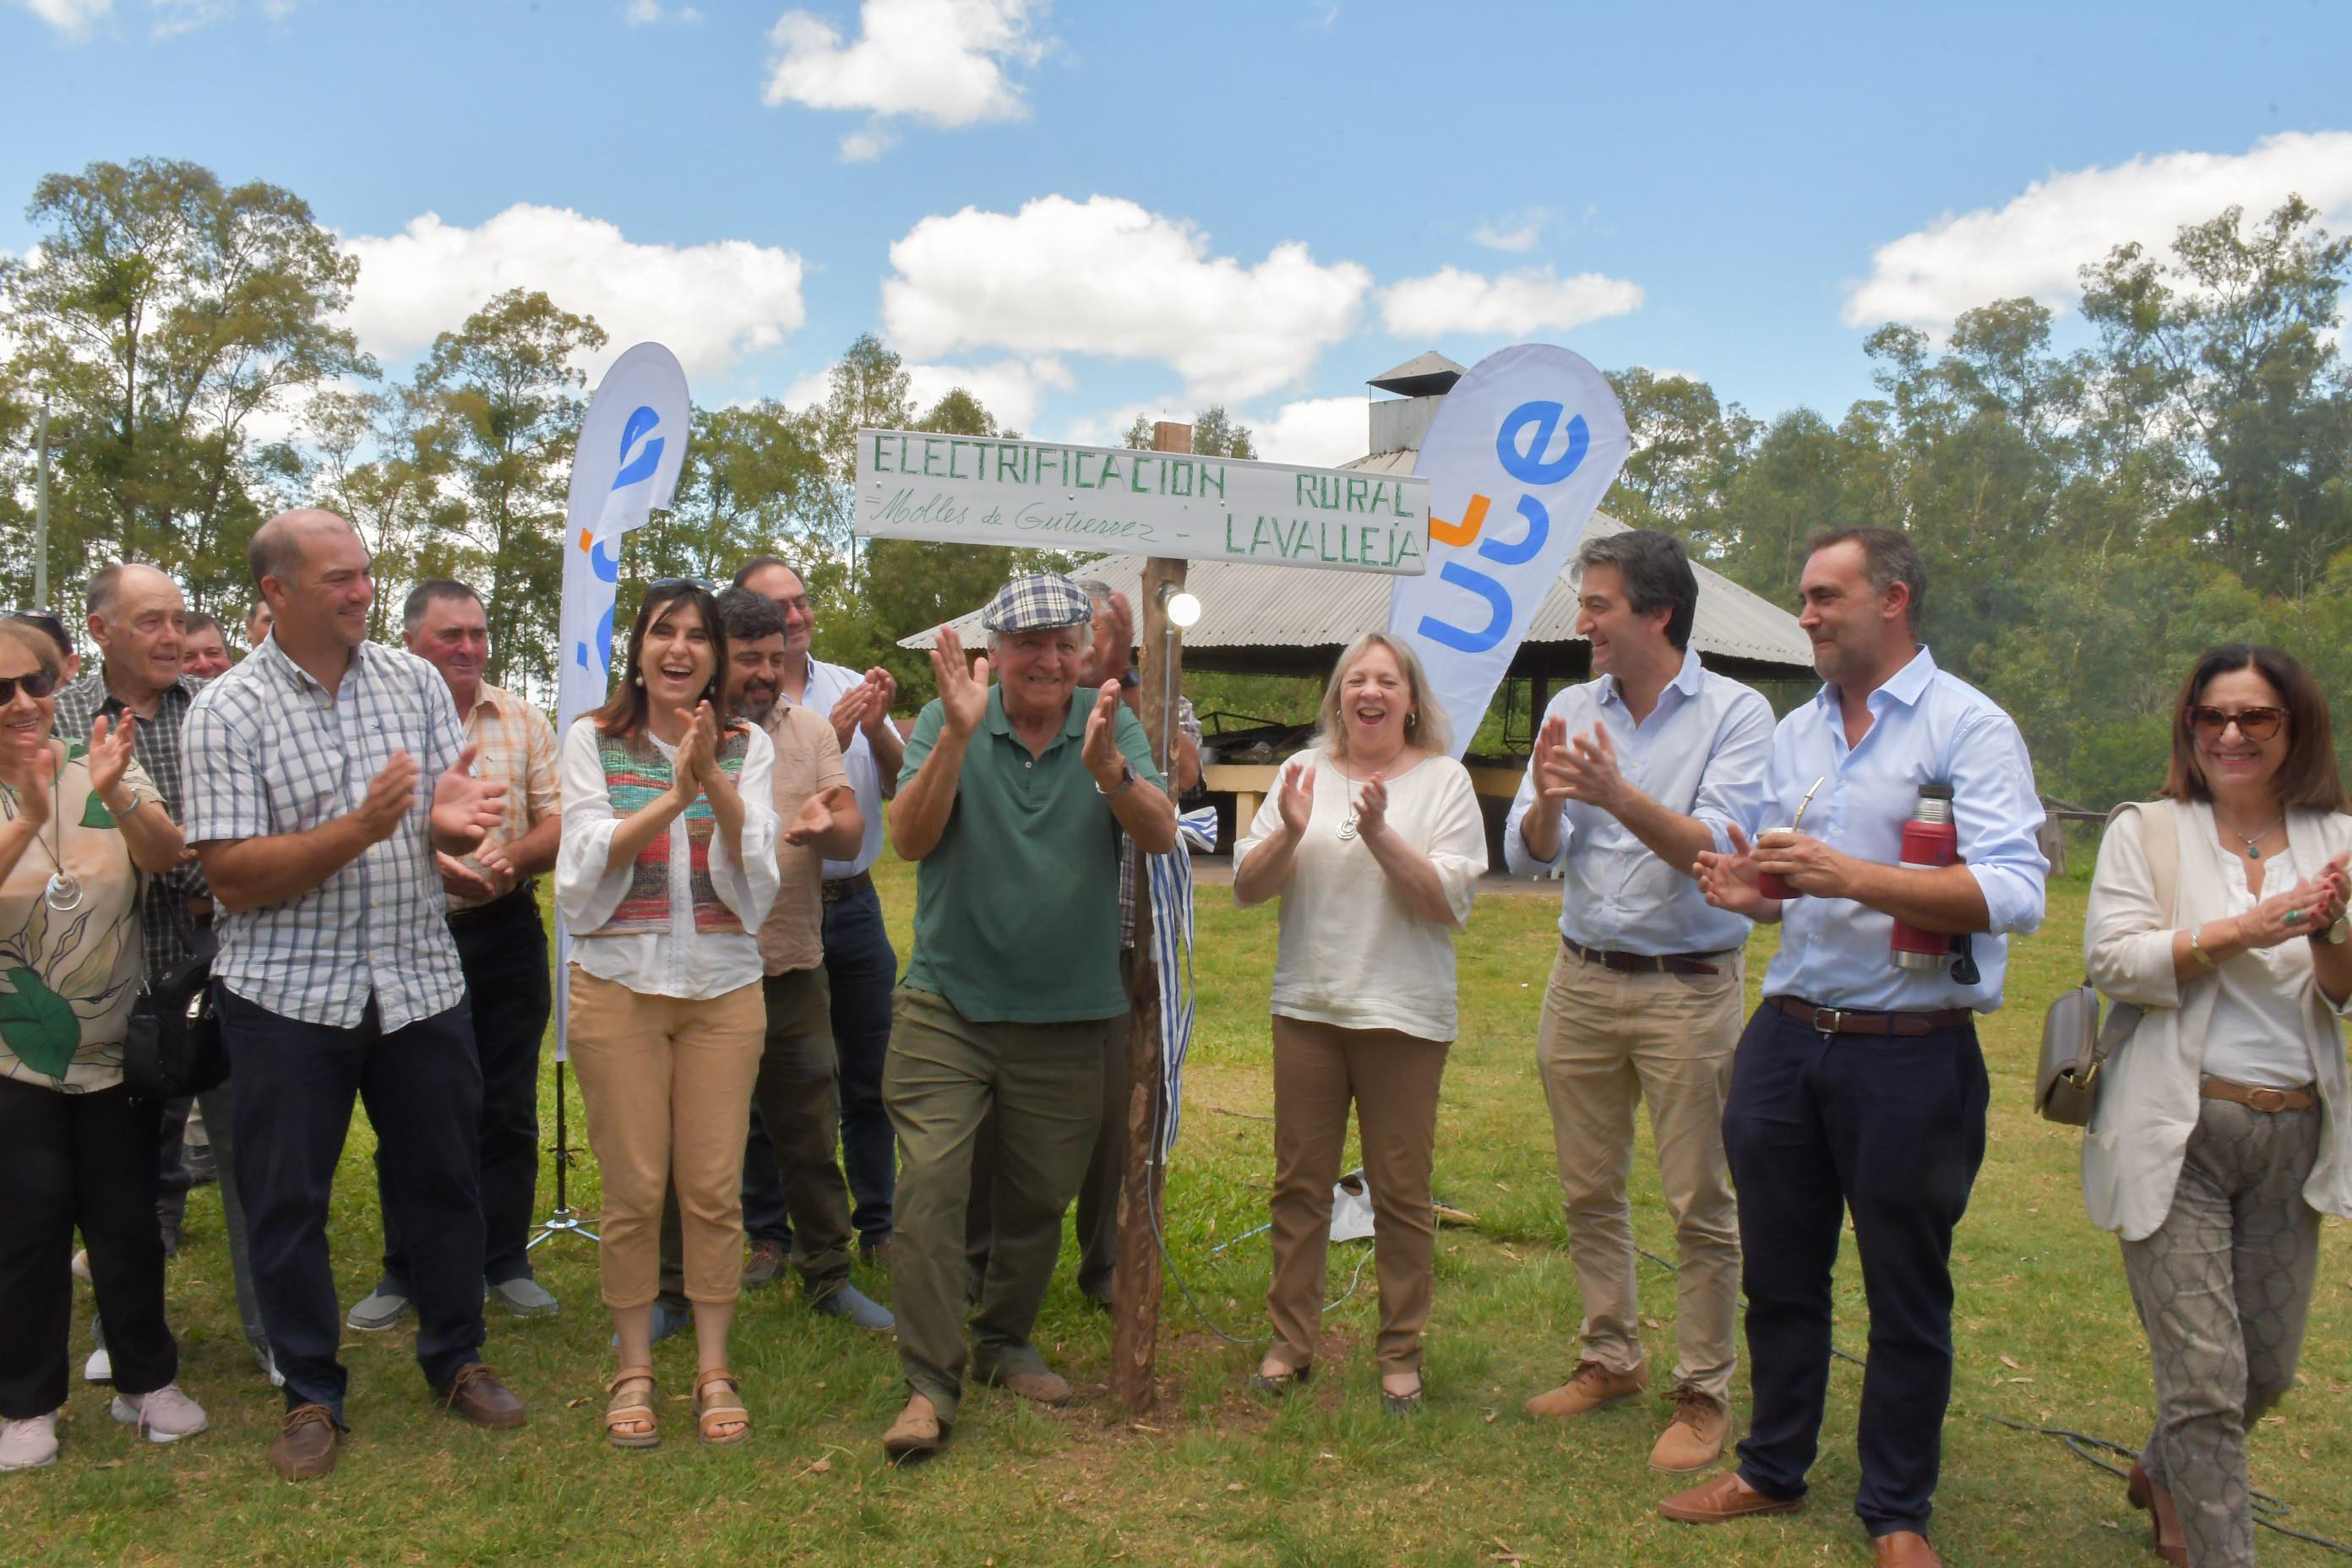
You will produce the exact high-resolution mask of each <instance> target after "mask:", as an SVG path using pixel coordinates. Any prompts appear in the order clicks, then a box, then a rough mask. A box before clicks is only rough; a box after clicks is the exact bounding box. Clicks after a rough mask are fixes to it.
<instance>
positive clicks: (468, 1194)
mask: <svg viewBox="0 0 2352 1568" xmlns="http://www.w3.org/2000/svg"><path fill="white" fill-rule="evenodd" d="M250 563H251V566H252V571H253V577H254V582H255V584H256V585H257V586H258V587H259V588H260V590H261V593H262V596H263V597H264V598H265V599H266V600H267V601H268V605H269V607H270V609H271V611H272V612H273V614H274V616H275V617H276V620H275V628H274V630H273V631H272V632H271V634H270V636H269V637H268V638H266V639H265V640H264V641H263V642H262V644H261V646H260V647H257V648H256V649H255V650H254V652H253V655H252V657H251V658H247V660H246V661H245V662H244V663H243V664H240V665H238V666H237V667H236V668H234V669H232V670H230V671H229V672H228V673H227V674H226V675H224V676H222V677H221V678H220V679H217V680H215V681H214V682H213V683H212V684H211V685H210V686H207V687H206V688H205V690H204V692H203V694H202V695H201V696H199V697H198V698H197V699H196V703H195V706H194V709H192V710H190V712H189V714H188V721H187V726H186V729H185V731H184V734H183V748H184V755H183V761H184V764H185V767H184V773H185V777H186V781H187V818H186V829H187V835H188V840H189V842H190V843H191V844H193V845H194V847H195V849H196V853H197V855H198V856H199V857H200V858H202V860H203V863H204V869H205V879H207V880H208V881H209V882H210V883H211V884H212V889H213V895H214V897H215V898H216V899H217V900H219V901H220V903H221V906H222V908H223V909H225V910H226V911H227V915H226V919H225V921H223V922H222V928H221V952H220V957H219V959H218V960H217V961H216V962H215V965H214V971H213V973H214V978H215V980H216V981H217V982H218V984H217V985H216V987H215V991H216V994H217V997H218V1001H219V1006H220V1013H221V1024H222V1030H223V1034H224V1036H225V1037H226V1041H227V1045H228V1054H229V1062H230V1066H231V1068H233V1069H234V1070H235V1072H236V1079H237V1095H236V1124H237V1125H236V1133H237V1137H236V1142H237V1176H238V1179H239V1181H240V1182H241V1183H242V1184H243V1187H244V1192H245V1200H246V1205H247V1212H248V1217H249V1218H250V1220H251V1222H252V1250H253V1265H254V1275H255V1282H256V1284H257V1286H258V1288H259V1290H260V1295H261V1310H262V1318H263V1320H264V1321H265V1322H266V1323H267V1324H268V1329H269V1338H270V1343H271V1347H272V1348H273V1350H274V1351H275V1352H276V1353H277V1359H278V1371H279V1372H280V1373H283V1374H284V1376H285V1379H286V1403H287V1414H286V1418H285V1420H284V1422H283V1423H282V1424H281V1426H280V1427H279V1431H278V1441H277V1443H276V1444H275V1445H274V1446H273V1447H271V1449H270V1455H269V1457H270V1462H271V1463H272V1464H273V1465H274V1466H276V1467H277V1468H278V1473H279V1474H280V1475H283V1476H286V1477H287V1478H289V1479H303V1478H308V1477H312V1476H320V1475H324V1474H326V1473H327V1472H328V1471H329V1470H331V1469H332V1468H334V1464H335V1451H336V1445H337V1442H338V1439H339V1436H340V1434H341V1430H342V1428H343V1394H344V1390H345V1388H346V1387H347V1385H348V1382H349V1379H348V1376H347V1374H346V1373H345V1372H344V1369H343V1367H342V1364H341V1362H340V1361H339V1360H337V1358H336V1349H337V1344H338V1341H339V1338H340V1331H341V1312H340V1311H339V1310H337V1306H336V1300H335V1281H334V1273H333V1269H332V1268H331V1264H330V1260H329V1258H328V1250H327V1210H328V1203H329V1199H330V1197H331V1192H332V1186H333V1181H334V1173H335V1165H336V1162H337V1159H338V1157H339V1156H340V1155H341V1152H342V1147H343V1140H344V1137H345V1135H346V1133H347V1132H348V1131H349V1130H350V1126H351V1115H352V1100H353V1098H354V1097H355V1096H357V1097H364V1098H365V1100H366V1101H367V1108H368V1120H369V1121H371V1122H372V1123H373V1125H374V1128H375V1131H376V1136H377V1138H378V1139H379V1140H381V1141H382V1142H383V1147H384V1149H385V1151H386V1155H385V1159H384V1162H383V1166H382V1168H381V1173H380V1175H381V1181H382V1184H383V1196H384V1202H385V1205H386V1206H387V1208H389V1209H390V1210H391V1211H392V1212H393V1213H394V1214H395V1215H397V1216H398V1220H399V1225H400V1228H401V1231H402V1233H403V1235H404V1237H406V1242H407V1249H408V1258H409V1263H410V1268H411V1271H412V1275H413V1278H412V1279H411V1280H410V1284H411V1286H412V1287H413V1288H414V1289H415V1300H416V1303H417V1320H418V1322H417V1333H416V1354H417V1360H418V1362H419V1363H421V1364H422V1365H423V1368H424V1371H425V1380H426V1382H427V1383H428V1384H430V1385H431V1386H432V1388H433V1391H434V1393H435V1394H436V1396H437V1397H439V1398H440V1399H441V1401H442V1402H443V1403H444V1405H446V1406H447V1408H449V1409H450V1410H452V1411H454V1412H455V1413H457V1415H462V1416H464V1417H465V1418H466V1419H467V1420H469V1421H472V1422H473V1423H475V1424H476V1425H478V1426H520V1425H521V1424H522V1422H523V1419H524V1410H523V1405H522V1401H521V1400H520V1399H518V1398H516V1397H515V1395H514V1394H511V1393H509V1392H508V1390H507V1389H506V1387H505V1386H504V1385H503V1384H500V1383H499V1380H498V1376H497V1374H496V1373H493V1372H492V1371H491V1370H490V1369H489V1368H488V1366H486V1365H484V1364H483V1363H482V1361H481V1346H482V1338H483V1331H482V1263H483V1228H482V1205H481V1194H480V1187H479V1180H478V1156H477V1153H476V1148H475V1137H476V1125H477V1122H478V1119H479V1117H480V1114H481V1102H482V1075H481V1070H480V1068H479V1067H478V1066H477V1064H476V1060H475V1055H474V1037H473V1025H472V1021H471V1018H470V1016H469V1014H468V1012H467V1006H466V987H465V979H464V976H463V974H462V973H461V972H460V970H459V967H458V961H457V945H456V943H455V942H453V941H452V940H451V938H450V935H449V926H448V922H447V921H446V919H445V916H444V911H445V910H446V902H445V900H444V897H443V894H442V888H441V877H440V873H439V871H438V869H437V868H436V864H435V861H434V853H435V851H436V850H439V851H442V852H444V853H446V854H450V855H464V854H467V853H468V852H470V851H471V850H472V849H473V848H474V847H475V846H477V845H478V844H479V843H480V842H481V840H482V837H483V835H484V834H485V833H486V832H488V830H489V829H490V828H492V827H494V826H497V825H498V823H499V816H500V812H501V809H502V805H503V798H504V795H505V790H504V787H503V786H501V785H499V784H491V783H488V782H485V781H483V780H479V779H477V778H474V777H473V776H472V773H471V767H472V763H473V759H474V749H473V748H472V747H470V746H468V745H467V744H466V743H465V737H464V732H463V731H462V730H461V729H460V728H459V725H458V721H457V705H456V704H455V703H454V702H453V701H452V700H450V697H449V688H448V685H447V683H446V682H445V681H444V680H443V679H441V675H440V672H439V671H437V670H436V669H435V668H433V667H432V666H431V665H429V664H427V663H425V661H424V660H423V659H421V658H416V657H415V655H414V654H410V653H405V652H400V651H396V650H394V649H392V648H386V647H379V646H377V645H376V644H374V643H372V642H370V641H369V640H368V635H367V627H368V605H369V604H370V603H371V602H372V601H373V599H374V597H375V584H374V580H373V576H372V575H371V573H370V566H369V560H368V552H367V546H366V545H365V544H364V543H362V542H361V539H360V537H359V532H358V531H357V530H355V529H354V528H352V525H351V524H350V523H348V522H346V521H344V520H343V519H341V518H340V517H337V516H336V515H335V514H333V513H332V512H325V511H308V510H305V511H289V512H285V513H281V514H280V515H278V516H277V517H274V518H272V519H270V520H269V521H268V522H266V523H264V524H263V525H262V526H261V529H260V530H259V531H257V533H255V535H254V537H253V545H252V549H251V553H250Z"/></svg>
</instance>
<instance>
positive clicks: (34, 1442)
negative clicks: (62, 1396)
mask: <svg viewBox="0 0 2352 1568" xmlns="http://www.w3.org/2000/svg"><path fill="white" fill-rule="evenodd" d="M60 1414H62V1413H61V1412H59V1411H56V1410H52V1411H50V1412H49V1413H48V1414H47V1415H27V1416H26V1417H25V1418H24V1419H23V1420H21V1421H0V1470H37V1469H39V1468H41V1467H42V1466H43V1465H54V1464H56V1463H57V1462H58V1415H60Z"/></svg>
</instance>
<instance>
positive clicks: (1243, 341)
mask: <svg viewBox="0 0 2352 1568" xmlns="http://www.w3.org/2000/svg"><path fill="white" fill-rule="evenodd" d="M890 262H891V265H892V267H893V268H896V273H895V275H894V276H892V277H890V278H888V279H885V280H884V282H883V284H882V317H883V321H884V322H885V323H886V325H887V329H888V331H889V336H890V339H891V342H893V343H895V344H896V345H897V346H898V348H899V349H900V351H901V352H903V353H907V354H908V355H909V356H910V357H919V358H926V359H928V358H933V357H936V356H939V355H943V354H950V353H957V352H959V351H961V350H964V349H971V348H986V347H994V348H1003V349H1008V350H1011V351H1012V352H1013V353H1018V354H1026V355H1036V354H1052V353H1089V354H1098V355H1102V356H1104V357H1106V358H1110V359H1129V360H1158V361H1160V362H1162V363H1167V364H1169V365H1171V366H1173V367H1174V368H1175V369H1176V371H1177V372H1178V373H1179V374H1181V375H1182V376H1183V378H1184V384H1185V395H1186V396H1187V397H1189V398H1193V399H1198V400H1201V401H1205V402H1214V401H1227V402H1238V401H1241V400H1243V399H1245V398H1251V397H1259V396H1263V395H1265V394H1267V393H1270V392H1275V391H1278V390H1279V389H1281V388H1282V387H1284V386H1286V385H1289V384H1292V383H1294V382H1296V381H1297V380H1298V379H1299V377H1301V376H1302V375H1304V374H1306V373H1307V370H1308V369H1309V368H1311V367H1312V366H1313V364H1314V363H1315V361H1316V359H1317V357H1318V355H1320V354H1321V353H1322V352H1323V351H1324V349H1326V348H1328V346H1330V345H1331V344H1332V343H1334V342H1339V340H1340V339H1342V338H1344V337H1346V336H1348V335H1349V333H1350V332H1352V331H1355V329H1356V323H1357V319H1358V317H1359V315H1360V311H1361V308H1362V304H1363V300H1364V296H1365V295H1366V294H1367V293H1368V292H1369V291H1370V289H1371V284H1372V278H1371V274H1370V272H1368V271H1366V270H1365V269H1364V268H1361V267H1359V266H1357V265H1356V264H1355V263H1354V262H1349V261H1342V262H1336V263H1334V264H1332V265H1331V266H1328V267H1326V266H1323V265H1320V264H1319V263H1318V262H1317V261H1316V260H1315V258H1314V257H1313V256H1312V255H1311V254H1309V252H1308V251H1307V247H1306V245H1305V244H1304V243H1303V242H1301V241H1297V240H1288V241H1285V242H1284V243H1282V244H1280V245H1277V246H1276V247H1274V249H1273V250H1271V251H1270V252H1268V253H1267V255H1266V258H1265V260H1263V261H1260V262H1258V263H1256V264H1255V266H1244V264H1243V263H1242V262H1240V261H1239V260H1237V259H1235V258H1232V257H1229V256H1212V255H1211V254H1210V253H1209V240H1208V237H1207V236H1206V235H1205V234H1202V232H1201V231H1200V230H1198V229H1196V228H1194V227H1193V226H1192V225H1190V224H1187V223H1183V222H1181V221H1179V220H1177V219H1173V218H1167V217H1162V216H1159V215H1158V214H1156V213H1150V212H1146V211H1145V210H1144V209H1143V208H1142V207H1140V206H1139V205H1136V204H1135V203H1133V202H1130V201H1124V200H1120V199H1118V198H1116V197H1112V196H1092V197H1089V198H1088V199H1087V200H1086V201H1084V202H1074V201H1071V200H1070V199H1069V198H1067V197H1066V196H1058V195H1056V196H1044V197H1040V198H1039V199H1037V200H1035V201H1033V202H1030V203H1028V204H1026V205H1024V206H1023V207H1022V209H1021V210H1020V211H1019V212H1018V213H991V212H982V211H981V210H979V209H978V208H976V207H966V208H965V209H964V210H963V211H961V212H960V213H956V214H954V215H953V216H935V217H927V218H925V219H923V220H922V221H921V222H920V223H918V224H917V225H916V226H914V227H913V228H911V229H909V230H908V232H907V235H906V237H905V238H903V239H900V240H899V241H898V242H897V243H896V244H894V245H893V246H891V247H890Z"/></svg>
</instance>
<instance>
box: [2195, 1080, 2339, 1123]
mask: <svg viewBox="0 0 2352 1568" xmlns="http://www.w3.org/2000/svg"><path fill="white" fill-rule="evenodd" d="M2197 1092H2198V1093H2200V1094H2201V1095H2203V1096H2204V1097H2205V1098H2206V1099H2208V1100H2229V1101H2231V1103H2232V1104H2235V1105H2242V1106H2244V1107H2246V1108H2247V1109H2248V1110H2259V1111H2261V1112H2262V1113H2263V1115H2265V1116H2275V1115H2277V1114H2278V1113H2279V1112H2280V1111H2282V1110H2310V1109H2311V1108H2312V1107H2313V1106H2315V1105H2317V1104H2318V1103H2319V1096H2318V1094H2317V1093H2316V1092H2315V1090H2313V1089H2309V1088H2304V1089H2259V1088H2256V1087H2255V1086H2254V1085H2252V1084H2250V1083H2231V1081H2230V1080H2229V1079H2226V1078H2209V1079H2206V1080H2205V1081H2204V1083H2203V1084H2202V1085H2201V1086H2200V1087H2199V1089H2198V1090H2197Z"/></svg>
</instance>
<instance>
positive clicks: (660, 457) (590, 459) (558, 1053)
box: [523, 343, 693, 1252]
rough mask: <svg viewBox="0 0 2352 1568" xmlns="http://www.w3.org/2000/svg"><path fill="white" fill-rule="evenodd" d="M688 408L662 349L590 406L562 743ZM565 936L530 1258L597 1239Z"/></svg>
mask: <svg viewBox="0 0 2352 1568" xmlns="http://www.w3.org/2000/svg"><path fill="white" fill-rule="evenodd" d="M692 418H693V405H691V403H690V402H689V401H688V396H687V390H686V372H685V370H684V369H682V368H681V367H680V366H679V364H678V363H677V355H675V354H673V353H670V352H669V350H667V349H666V348H664V347H663V346H662V345H661V344H659V343H638V344H637V345H636V346H635V347H634V348H631V349H630V350H629V351H628V352H627V353H624V354H622V355H621V357H620V358H619V359H617V360H614V362H613V368H612V369H610V370H608V371H606V372H605V373H604V380H603V381H602V382H600V383H598V384H597V386H596V393H595V395H594V396H593V397H592V398H590V399H589V402H588V413H587V416H586V417H585V418H583V419H582V420H581V422H580V440H579V445H578V446H577V447H575V448H574V450H573V453H572V491H571V498H570V500H569V503H568V504H567V505H566V507H565V509H564V534H563V601H562V611H561V616H560V622H559V625H560V629H561V633H562V635H561V636H560V637H558V638H557V641H556V647H557V648H558V649H559V650H561V654H560V658H559V659H558V661H557V667H556V701H555V733H556V737H557V741H558V742H559V744H560V743H561V742H562V736H563V735H564V733H565V731H569V730H570V729H571V728H572V721H574V720H576V719H578V718H579V717H580V716H581V715H582V714H583V713H586V712H588V711H590V710H592V709H594V708H597V707H599V706H601V705H602V704H603V703H604V698H605V694H606V692H607V691H608V690H609V689H610V688H611V686H612V676H613V601H614V595H615V594H616V592H617V591H618V588H619V584H620V580H621V536H622V535H624V534H625V533H627V532H628V531H630V530H631V529H635V528H641V527H643V526H644V525H645V522H646V519H647V518H648V517H650V516H651V515H652V514H653V510H654V509H655V508H656V507H667V506H668V505H669V503H670V498H671V497H672V496H673V495H675V494H676V493H677V473H678V469H679V468H680V467H681V466H682V465H684V463H685V462H686V437H687V431H688V427H689V425H690V422H691V421H692ZM571 958H572V933H571V932H570V931H567V930H566V929H565V928H564V922H563V915H562V911H561V910H558V911H557V913H556V916H555V973H556V981H557V984H556V986H555V1142H554V1143H553V1144H552V1145H551V1147H550V1149H549V1151H548V1152H550V1153H551V1154H553V1155H554V1156H555V1209H554V1212H553V1213H551V1214H550V1215H548V1216H547V1217H546V1218H545V1219H543V1220H541V1221H540V1223H539V1226H538V1227H537V1229H536V1230H535V1231H533V1233H532V1235H531V1238H530V1241H528V1242H527V1243H525V1244H524V1246H523V1250H524V1251H526V1252H528V1251H530V1249H531V1248H532V1247H537V1246H538V1245H539V1244H540V1243H541V1242H542V1241H545V1240H547V1239H548V1238H549V1237H556V1236H583V1237H587V1238H588V1239H589V1240H590V1241H597V1240H599V1239H600V1238H599V1237H598V1236H597V1235H596V1233H595V1232H594V1231H593V1230H591V1229H590V1228H589V1227H588V1223H587V1221H585V1220H583V1219H582V1218H581V1217H580V1216H579V1215H576V1214H574V1213H572V1188H571V1182H570V1173H571V1168H572V1161H573V1160H574V1159H576V1158H577V1157H578V1151H576V1150H574V1149H573V1148H572V1144H571V1136H570V1132H571V1129H570V1121H569V1118H568V1116H567V1115H566V1113H565V1110H564V1105H563V1077H564V1074H563V1068H564V1063H565V1061H566V1060H567V1059H568V1058H569V1056H570V1053H569V1052H568V1051H567V1050H566V1049H565V1044H564V1043H565V1040H566V1038H567V1036H568V1030H569V1026H570V1024H571V1017H570V1013H571V1008H570V1006H569V1005H568V1002H569V996H568V992H569V987H567V986H565V985H564V984H562V976H563V973H564V972H565V970H566V969H567V967H568V966H569V964H570V963H571Z"/></svg>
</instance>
